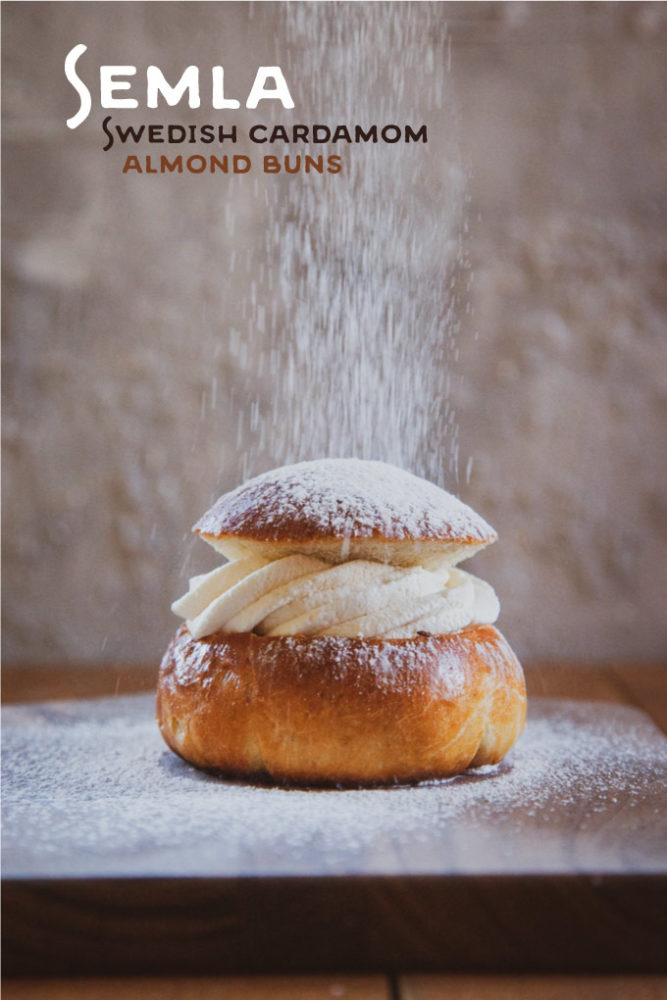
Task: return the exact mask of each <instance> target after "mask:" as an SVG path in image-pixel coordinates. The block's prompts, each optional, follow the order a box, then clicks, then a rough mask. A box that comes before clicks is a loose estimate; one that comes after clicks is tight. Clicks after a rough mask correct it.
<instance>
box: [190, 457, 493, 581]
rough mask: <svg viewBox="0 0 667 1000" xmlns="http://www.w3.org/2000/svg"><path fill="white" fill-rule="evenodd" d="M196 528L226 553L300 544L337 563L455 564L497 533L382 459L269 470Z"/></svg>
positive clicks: (283, 551)
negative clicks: (444, 560)
mask: <svg viewBox="0 0 667 1000" xmlns="http://www.w3.org/2000/svg"><path fill="white" fill-rule="evenodd" d="M193 531H196V532H197V533H198V534H199V535H201V537H202V538H203V539H204V540H205V541H207V542H209V544H211V545H212V546H213V547H214V548H215V549H217V550H218V551H220V552H222V553H223V555H226V556H227V557H228V558H239V557H240V556H241V555H245V554H248V553H249V552H252V553H256V554H260V555H264V556H266V557H268V558H278V557H280V556H281V555H287V554H290V553H292V552H303V553H306V554H308V555H317V556H320V557H322V558H326V559H331V560H333V561H339V560H341V559H350V558H366V559H378V560H380V561H383V562H396V563H399V564H404V565H409V564H412V563H417V562H420V561H422V560H423V559H424V558H425V557H426V558H428V557H429V556H431V555H433V556H440V557H443V556H445V557H451V562H452V565H453V564H454V563H456V562H459V561H460V560H461V559H465V558H468V557H469V556H471V555H473V554H474V553H475V552H476V551H477V550H478V549H480V548H483V547H484V546H485V545H488V544H490V543H491V542H494V541H495V540H496V538H497V535H496V533H495V531H494V530H493V528H491V527H490V525H488V524H487V523H486V521H484V520H483V518H481V517H480V516H479V515H478V514H476V513H475V511H474V510H472V508H471V507H468V506H467V505H466V504H464V503H463V502H462V501H461V500H459V499H458V498H457V497H455V496H453V495H452V494H451V493H447V492H446V490H443V489H440V487H438V486H435V485H434V484H433V483H430V482H428V481H427V480H425V479H420V478H419V477H418V476H414V475H412V474H411V473H409V472H406V471H404V470H403V469H399V468H397V467H396V466H393V465H388V464H386V463H385V462H373V461H363V460H361V459H356V458H326V459H318V460H317V461H312V462H299V463H297V464H296V465H286V466H283V467H281V468H278V469H273V470H271V471H270V472H265V473H262V475H259V476H256V477H255V478H254V479H250V480H249V481H248V482H247V483H244V484H243V485H242V486H239V487H237V489H235V490H232V492H230V493H225V494H223V496H221V497H220V498H219V499H218V500H217V501H216V502H215V503H214V504H213V506H212V507H211V509H210V510H208V511H207V512H206V513H205V514H204V515H203V517H201V518H200V520H199V521H198V522H197V524H195V526H194V528H193Z"/></svg>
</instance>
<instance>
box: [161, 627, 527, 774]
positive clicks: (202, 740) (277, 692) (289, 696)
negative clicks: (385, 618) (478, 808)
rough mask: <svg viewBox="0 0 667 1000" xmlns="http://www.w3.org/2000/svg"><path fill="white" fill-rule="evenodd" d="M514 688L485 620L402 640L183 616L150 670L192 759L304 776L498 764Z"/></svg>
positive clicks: (167, 732)
mask: <svg viewBox="0 0 667 1000" xmlns="http://www.w3.org/2000/svg"><path fill="white" fill-rule="evenodd" d="M525 705H526V698H525V685H524V679H523V673H522V670H521V666H520V665H519V662H518V660H517V659H516V657H515V655H514V653H513V652H512V650H511V649H510V647H509V645H508V644H507V642H506V640H505V639H504V638H503V636H502V635H501V634H500V633H499V632H498V631H497V630H496V629H495V628H493V626H489V625H482V626H471V627H469V628H467V629H463V630H461V631H459V632H454V633H452V634H450V635H440V636H429V637H418V638H413V639H384V640H383V639H343V638H324V637H315V638H308V637H305V636H289V637H269V636H258V635H255V634H253V633H242V634H238V635H224V634H222V633H218V634H216V635H213V636H209V637H208V638H205V639H199V640H194V639H192V637H191V635H190V633H189V632H188V630H187V626H185V625H183V626H181V628H180V629H179V631H178V632H177V633H176V635H175V636H174V639H173V640H172V642H171V644H170V646H169V648H168V650H167V652H166V654H165V657H164V659H163V661H162V666H161V669H160V680H159V685H158V697H157V718H158V722H159V725H160V729H161V732H162V735H163V737H164V739H165V741H166V742H167V744H168V745H169V746H170V747H171V749H172V750H174V751H175V752H176V753H177V754H179V755H180V756H182V757H184V758H185V759H186V760H188V761H190V762H191V763H192V764H195V765H197V766H198V767H202V768H211V769H215V770H219V771H222V772H224V773H227V774H231V775H242V776H245V777H252V776H258V777H260V776H264V777H266V776H267V775H268V776H270V777H271V778H273V779H277V780H281V781H286V782H294V783H312V784H329V783H336V784H377V783H384V782H393V781H399V782H405V781H418V780H423V779H427V778H439V777H449V776H452V775H455V774H459V773H460V772H461V771H464V770H465V769H466V768H467V767H470V766H471V765H472V766H479V765H482V764H494V763H497V762H498V761H499V760H501V758H502V757H503V756H504V755H505V754H506V753H507V751H508V750H509V748H510V747H511V746H512V744H513V743H514V742H515V740H516V739H517V738H518V736H519V735H520V733H521V731H522V729H523V725H524V720H525Z"/></svg>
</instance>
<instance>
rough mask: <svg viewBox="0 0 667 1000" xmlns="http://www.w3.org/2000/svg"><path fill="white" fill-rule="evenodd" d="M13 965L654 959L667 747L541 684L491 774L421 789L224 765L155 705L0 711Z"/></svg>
mask: <svg viewBox="0 0 667 1000" xmlns="http://www.w3.org/2000/svg"><path fill="white" fill-rule="evenodd" d="M3 721H4V725H3V745H4V753H3V770H4V796H3V798H4V852H3V853H4V872H3V877H4V886H3V889H4V891H3V896H4V939H5V951H4V962H5V971H6V972H7V973H10V974H11V973H36V972H48V973H95V972H127V973H134V972H163V973H166V972H216V971H218V972H219V971H224V972H232V971H236V972H239V971H263V972H266V971H293V970H299V971H326V970H341V969H345V970H347V971H353V970H359V971H361V970H371V969H383V970H391V969H403V970H405V969H424V970H435V969H439V970H466V969H467V970H471V969H474V970H486V969H488V970H492V969H493V970H496V971H510V970H523V971H530V970H532V971H547V970H558V971H564V970H569V971H621V970H624V971H645V972H646V971H660V970H663V969H665V966H666V965H667V960H666V954H667V950H666V948H665V941H666V940H667V921H666V919H665V907H664V898H665V896H664V892H665V889H666V888H667V822H666V820H665V814H664V805H665V800H666V798H667V794H666V790H667V739H665V737H664V736H663V735H662V733H660V731H659V730H657V729H656V728H655V726H654V725H653V723H652V722H651V721H650V720H649V719H648V718H647V717H646V716H645V715H644V714H643V713H641V712H639V711H637V710H636V709H632V708H628V707H625V706H618V705H610V704H599V703H588V702H572V701H564V700H555V699H547V698H543V699H539V698H533V699H532V701H531V705H530V713H529V721H528V725H527V728H526V731H525V733H524V735H523V737H522V739H521V741H520V742H519V744H518V745H517V747H515V749H514V750H513V751H512V752H511V754H510V755H509V756H508V758H507V759H506V760H505V761H504V762H502V763H501V764H500V765H497V766H496V767H493V768H483V769H478V770H476V771H471V772H469V773H468V774H466V775H463V776H461V777H459V778H456V779H452V780H449V781H442V782H433V783H427V784H422V785H418V786H416V787H392V788H382V789H362V790H326V791H324V790H303V789H287V788H280V787H271V786H260V785H247V784H245V783H243V782H234V781H228V780H222V779H219V778H216V777H213V776H211V775H206V774H203V773H201V772H198V771H196V770H195V769H193V768H191V767H189V766H188V765H187V764H185V763H184V762H183V761H181V760H180V759H179V758H177V757H175V756H174V755H173V754H172V753H171V752H170V751H169V750H168V749H167V748H166V747H165V746H164V744H163V743H162V740H161V737H160V735H159V733H158V730H157V727H156V725H155V722H154V718H153V700H152V698H151V697H150V696H145V695H141V696H133V697H121V698H107V699H100V700H95V701H76V702H50V703H44V704H37V705H24V706H15V707H11V708H7V709H5V710H4V712H3Z"/></svg>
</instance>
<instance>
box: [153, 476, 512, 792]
mask: <svg viewBox="0 0 667 1000" xmlns="http://www.w3.org/2000/svg"><path fill="white" fill-rule="evenodd" d="M194 530H195V531H197V532H198V533H199V534H200V535H201V537H202V538H204V539H205V540H206V541H207V542H209V543H210V544H211V545H213V547H214V548H215V549H217V550H218V551H219V552H220V553H221V554H222V555H224V556H225V558H226V559H227V560H228V561H227V562H226V563H225V564H224V565H221V566H219V567H218V568H217V569H215V570H213V571H212V572H210V573H206V574H202V575H201V576H196V577H193V578H192V579H191V580H190V587H189V590H188V592H187V594H185V595H184V596H183V597H182V598H180V599H179V600H178V601H176V602H174V604H173V605H172V608H173V610H174V611H175V612H176V613H177V614H179V615H181V616H182V617H183V618H185V624H183V625H182V626H181V627H180V629H179V630H178V632H177V633H176V635H175V637H174V639H173V640H172V642H171V644H170V646H169V648H168V650H167V653H166V654H165V657H164V659H163V661H162V666H161V669H160V680H159V685H158V699H157V717H158V722H159V725H160V729H161V731H162V735H163V736H164V739H165V740H166V742H167V744H168V745H169V746H170V747H171V748H172V749H173V750H174V751H175V752H176V753H178V754H180V755H181V756H182V757H184V758H185V759H186V760H188V761H189V762H190V763H192V764H195V765H196V766H198V767H203V768H210V769H215V770H218V771H221V772H224V773H226V774H230V775H236V776H239V775H241V776H247V777H263V778H266V777H267V776H268V777H270V778H273V779H275V780H280V781H283V782H288V783H289V782H297V783H312V784H376V783H385V782H392V781H401V782H406V781H418V780H422V779H426V778H438V777H449V776H452V775H455V774H458V773H460V772H461V771H463V770H465V769H466V768H467V767H471V766H474V767H476V766H480V765H482V764H493V763H496V762H498V761H499V760H501V758H502V757H503V756H504V754H505V753H507V751H508V750H509V748H510V747H511V746H512V744H513V743H514V742H515V740H516V739H517V738H518V736H519V735H520V733H521V730H522V728H523V724H524V720H525V705H526V698H525V685H524V680H523V673H522V670H521V667H520V665H519V663H518V661H517V659H516V657H515V655H514V653H513V652H512V650H511V648H510V647H509V645H508V644H507V642H506V640H505V639H504V638H503V636H502V635H501V634H500V633H499V632H498V631H497V630H496V629H495V628H494V627H493V622H494V621H495V620H496V618H497V616H498V613H499V604H498V600H497V598H496V595H495V593H494V591H493V589H492V588H491V587H490V586H489V584H487V583H486V582H485V581H483V580H480V579H479V578H477V577H474V576H472V575H471V574H469V573H467V572H464V571H463V570H461V569H459V568H458V566H457V564H458V563H459V562H461V561H462V560H463V559H466V558H468V557H470V556H471V555H473V554H474V553H475V552H476V551H478V550H479V549H481V548H483V547H484V546H485V545H488V544H489V543H491V542H493V541H495V539H496V535H495V532H494V531H493V529H492V528H490V527H489V525H488V524H486V522H485V521H484V520H482V518H481V517H479V516H478V515H477V514H476V513H475V512H474V511H473V510H471V508H470V507H467V506H466V505H465V504H463V503H462V502H461V501H460V500H458V499H457V498H456V497H454V496H452V495H451V494H449V493H447V492H445V491H444V490H442V489H440V488H439V487H437V486H434V485H433V484H432V483H428V482H426V481H425V480H423V479H419V478H417V477H416V476H413V475H411V474H409V473H407V472H404V471H403V470H401V469H397V468H395V467H393V466H390V465H386V464H384V463H381V462H368V461H361V460H357V459H323V460H319V461H315V462H301V463H299V464H297V465H292V466H286V467H284V468H280V469H276V470H273V471H271V472H267V473H264V474H263V475H261V476H257V477H256V478H255V479H252V480H250V481H249V482H248V483H246V484H244V485H243V486H241V487H239V488H238V489H236V490H234V491H232V492H231V493H227V494H225V495H224V496H222V497H220V499H219V500H218V501H217V502H216V503H215V504H214V505H213V507H212V508H211V509H210V510H209V511H208V512H207V513H206V514H204V516H203V517H202V518H201V519H200V521H199V522H198V523H197V524H196V525H195V529H194Z"/></svg>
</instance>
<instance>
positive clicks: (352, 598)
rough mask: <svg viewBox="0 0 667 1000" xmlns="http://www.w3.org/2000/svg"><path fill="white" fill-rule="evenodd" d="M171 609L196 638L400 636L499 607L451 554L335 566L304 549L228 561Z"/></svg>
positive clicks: (473, 619)
mask: <svg viewBox="0 0 667 1000" xmlns="http://www.w3.org/2000/svg"><path fill="white" fill-rule="evenodd" d="M171 607H172V611H174V612H175V613H176V614H177V615H180V616H181V617H182V618H185V619H186V621H187V625H188V629H189V630H190V633H191V634H192V636H193V638H195V639H201V638H203V637H204V636H207V635H211V634H212V633H214V632H218V631H222V632H252V631H255V632H257V633H259V634H260V635H274V636H281V635H282V636H285V635H312V636H315V635H330V636H350V637H359V638H361V637H369V638H370V637H378V638H379V637H382V638H386V639H399V638H409V637H411V636H415V635H419V634H420V633H435V634H444V633H447V632H455V631H457V630H458V629H461V628H465V627H466V626H467V625H472V624H490V623H492V622H494V621H495V620H496V618H497V617H498V614H499V611H500V605H499V603H498V598H497V597H496V595H495V592H494V590H493V588H492V587H491V586H490V585H489V584H488V583H486V582H485V581H484V580H480V579H478V578H477V577H475V576H472V575H471V574H470V573H465V572H464V571H463V570H459V569H455V568H453V567H452V566H451V565H449V564H448V563H447V560H446V559H430V560H428V561H427V562H426V563H425V564H423V565H420V566H409V567H405V566H392V565H390V564H388V563H381V562H373V561H370V560H366V559H351V560H349V561H347V562H343V563H338V564H335V565H332V564H331V563H328V562H325V561H324V560H322V559H316V558H314V557H313V556H306V555H289V556H284V557H283V558H280V559H273V560H268V559H264V558H262V557H260V556H250V557H248V558H244V559H239V560H237V561H235V562H230V563H227V564H226V565H225V566H220V567H218V568H217V569H214V570H213V571H212V572H211V573H205V574H203V575H201V576H196V577H193V578H192V579H191V580H190V588H189V590H188V593H187V594H185V596H184V597H181V598H180V599H179V600H178V601H175V602H174V603H173V604H172V606H171Z"/></svg>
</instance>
